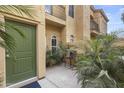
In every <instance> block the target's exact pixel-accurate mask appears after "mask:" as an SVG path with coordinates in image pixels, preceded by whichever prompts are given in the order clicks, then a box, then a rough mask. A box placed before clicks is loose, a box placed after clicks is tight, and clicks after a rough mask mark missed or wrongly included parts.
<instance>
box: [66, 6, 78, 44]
mask: <svg viewBox="0 0 124 93" xmlns="http://www.w3.org/2000/svg"><path fill="white" fill-rule="evenodd" d="M74 11H75V9H74ZM75 27H76V25H75V15H74V18H72V17H70V16H69V6H66V42H70V36H71V35H73V36H74V41H76V35H75V34H76V29H75Z"/></svg>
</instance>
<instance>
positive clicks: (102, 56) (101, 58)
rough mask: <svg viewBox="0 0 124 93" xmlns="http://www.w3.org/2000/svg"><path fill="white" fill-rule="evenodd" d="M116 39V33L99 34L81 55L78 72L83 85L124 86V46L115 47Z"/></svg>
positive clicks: (77, 65)
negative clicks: (123, 57)
mask: <svg viewBox="0 0 124 93" xmlns="http://www.w3.org/2000/svg"><path fill="white" fill-rule="evenodd" d="M116 40H117V36H116V34H115V33H114V34H111V35H101V36H98V37H97V38H96V39H95V40H93V41H92V42H91V44H90V45H91V48H90V49H89V50H88V51H86V53H85V54H82V55H79V57H78V62H77V64H76V71H77V72H76V73H77V75H78V76H77V78H78V82H79V83H80V84H81V86H82V87H104V88H108V87H124V60H123V59H122V56H123V53H124V48H122V49H120V48H118V47H114V46H113V43H114V42H116Z"/></svg>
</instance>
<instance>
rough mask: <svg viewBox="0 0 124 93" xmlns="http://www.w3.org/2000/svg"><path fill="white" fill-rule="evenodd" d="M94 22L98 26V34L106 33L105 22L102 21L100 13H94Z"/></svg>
mask: <svg viewBox="0 0 124 93" xmlns="http://www.w3.org/2000/svg"><path fill="white" fill-rule="evenodd" d="M94 17H95V21H96V22H97V23H98V25H99V30H100V33H103V34H104V33H107V21H106V20H105V19H104V17H103V16H102V14H101V13H100V12H95V13H94Z"/></svg>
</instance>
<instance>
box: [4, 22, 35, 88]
mask: <svg viewBox="0 0 124 93" xmlns="http://www.w3.org/2000/svg"><path fill="white" fill-rule="evenodd" d="M5 22H6V23H10V24H11V25H13V26H15V27H17V28H20V29H21V31H22V32H23V34H24V35H25V38H23V37H21V36H20V35H19V34H18V33H17V32H16V31H14V30H12V29H11V30H10V29H8V28H6V31H7V32H8V33H9V34H11V35H12V36H13V37H14V39H15V41H16V52H15V60H14V59H13V57H12V55H10V54H8V53H7V52H6V81H7V86H8V85H12V84H14V83H18V82H20V81H23V80H26V79H29V78H32V77H35V76H36V51H35V50H36V47H35V46H36V41H35V40H36V37H35V36H36V34H35V33H36V28H35V26H32V25H28V24H25V23H19V22H15V21H10V20H5Z"/></svg>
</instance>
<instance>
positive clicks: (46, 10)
mask: <svg viewBox="0 0 124 93" xmlns="http://www.w3.org/2000/svg"><path fill="white" fill-rule="evenodd" d="M45 12H47V13H49V14H52V5H45Z"/></svg>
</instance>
